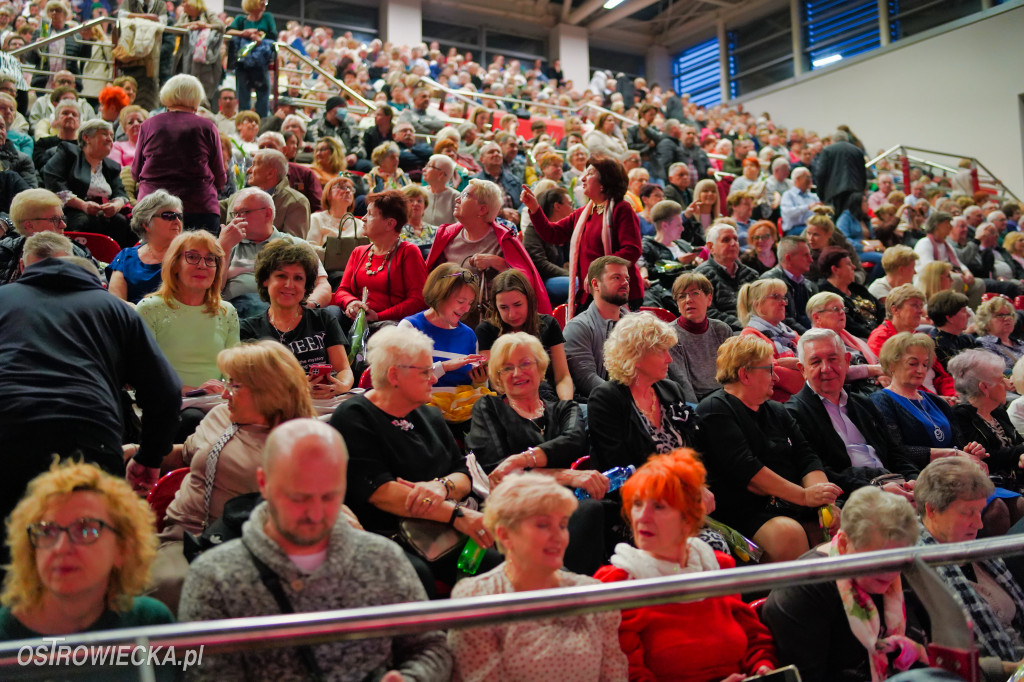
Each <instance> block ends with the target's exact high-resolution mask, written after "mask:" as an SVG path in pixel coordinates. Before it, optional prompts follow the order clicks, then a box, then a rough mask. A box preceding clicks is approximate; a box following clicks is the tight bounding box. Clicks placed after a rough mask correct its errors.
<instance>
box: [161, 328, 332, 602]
mask: <svg viewBox="0 0 1024 682" xmlns="http://www.w3.org/2000/svg"><path fill="white" fill-rule="evenodd" d="M217 367H218V369H219V370H220V372H221V373H222V374H223V375H224V377H225V382H224V390H223V397H224V398H225V400H226V402H225V403H221V404H219V405H216V406H215V407H214V408H213V409H212V410H210V412H209V413H208V414H207V415H206V416H205V418H204V419H203V420H202V421H201V422H200V424H199V426H198V428H196V431H195V433H194V434H192V435H191V436H190V437H189V438H188V439H187V440H186V441H185V443H184V445H175V446H174V449H173V450H172V451H171V454H170V455H168V457H167V458H165V460H164V465H163V466H164V469H176V468H179V467H189V473H188V475H186V476H185V478H184V480H182V482H181V487H180V488H178V492H177V494H175V496H174V499H173V500H172V501H171V503H170V504H169V505H168V506H167V513H166V516H165V518H164V520H163V528H162V530H160V535H159V537H160V549H159V551H158V552H157V558H156V562H155V564H154V566H153V586H154V588H155V590H154V596H155V597H156V598H157V599H159V600H160V601H162V602H163V603H165V604H167V606H169V607H170V608H171V610H172V611H174V612H177V610H178V598H179V597H180V596H181V586H182V583H183V582H184V580H185V575H186V574H187V573H188V561H187V560H186V559H185V555H184V553H183V549H184V542H183V538H184V536H185V533H192V534H193V535H199V534H201V533H202V532H203V530H205V529H206V528H207V527H209V525H210V524H212V523H213V522H214V521H216V520H217V519H219V518H220V517H221V515H222V514H223V512H224V503H225V502H227V501H228V500H230V499H232V498H234V497H238V496H239V495H245V494H247V493H254V492H256V491H258V490H259V486H258V485H257V483H256V470H257V469H258V468H259V466H260V462H261V459H262V455H263V446H264V445H265V444H266V442H267V436H269V435H270V431H271V430H272V429H273V428H274V427H275V426H277V425H278V424H282V423H284V422H286V421H289V420H291V419H301V418H304V417H312V416H314V414H313V404H312V401H311V398H310V392H309V381H308V380H307V378H306V373H305V372H304V371H303V370H302V367H301V366H300V365H299V362H298V360H296V359H295V356H294V355H293V354H292V352H291V351H290V350H289V349H287V348H285V347H284V346H282V345H281V344H280V343H277V342H276V341H257V342H254V343H243V344H240V345H237V346H234V347H232V348H228V349H226V350H223V351H221V352H220V353H219V354H218V355H217Z"/></svg>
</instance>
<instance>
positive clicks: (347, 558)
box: [179, 419, 452, 681]
mask: <svg viewBox="0 0 1024 682" xmlns="http://www.w3.org/2000/svg"><path fill="white" fill-rule="evenodd" d="M347 469H348V452H347V451H346V449H345V443H344V442H343V441H342V439H341V436H340V435H339V434H338V432H337V431H335V430H334V429H332V428H331V427H330V426H328V425H327V424H324V423H322V422H318V421H316V420H314V419H294V420H292V421H289V422H286V423H284V424H282V425H281V426H279V427H277V428H276V429H274V431H273V432H272V433H271V434H270V437H269V438H268V439H267V444H266V447H265V448H264V451H263V463H262V466H261V467H260V468H258V469H257V470H256V481H257V483H258V484H259V489H260V493H261V494H262V495H263V499H264V502H262V503H261V504H260V505H259V506H257V507H256V508H255V509H254V510H253V512H252V516H250V517H249V520H248V521H246V522H245V525H244V526H243V527H242V537H241V538H239V539H235V540H231V541H229V542H226V543H224V544H223V545H220V546H218V547H216V548H214V549H211V550H209V551H208V552H205V553H204V554H203V555H202V556H200V557H199V558H198V559H196V561H195V562H194V563H193V564H192V566H191V568H190V570H189V574H188V577H187V578H186V580H185V585H184V588H183V590H182V596H181V605H180V609H179V615H180V616H181V618H182V620H185V621H198V620H217V619H222V618H244V617H248V616H261V615H270V614H276V613H287V612H295V613H310V612H315V611H325V610H333V609H349V608H358V607H368V606H378V605H382V604H392V603H398V602H410V601H423V600H425V599H426V593H425V592H424V590H423V586H422V585H421V583H420V581H419V579H418V578H417V577H416V573H415V571H414V570H413V568H412V566H411V565H410V564H409V561H408V560H407V559H406V558H405V555H404V554H403V552H402V550H401V548H400V547H399V546H398V545H396V544H395V543H393V542H391V541H390V540H387V539H385V538H383V537H380V536H378V535H374V534H372V533H367V532H365V531H362V530H356V529H355V528H353V527H352V526H351V525H349V521H348V519H347V518H346V517H345V515H344V514H342V513H341V511H342V500H343V499H344V498H345V488H346V473H347ZM451 664H452V661H451V654H450V653H449V651H448V648H447V646H446V644H445V637H444V634H443V633H441V632H440V631H437V630H434V631H430V632H424V633H420V634H414V635H400V636H396V637H378V638H374V639H362V640H353V641H336V642H330V643H325V644H318V645H307V646H299V647H294V648H277V649H253V650H248V651H244V652H238V653H231V654H222V655H218V656H210V657H209V658H208V659H207V660H204V661H203V665H202V668H200V669H197V672H196V673H195V675H196V678H197V679H210V680H220V679H230V678H241V679H246V680H275V681H276V680H281V679H286V678H295V677H296V676H301V677H305V678H306V679H323V678H324V677H325V672H328V671H341V670H344V671H345V672H346V678H347V679H356V680H361V679H381V680H389V681H390V680H399V679H448V676H449V675H450V674H451Z"/></svg>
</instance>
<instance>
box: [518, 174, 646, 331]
mask: <svg viewBox="0 0 1024 682" xmlns="http://www.w3.org/2000/svg"><path fill="white" fill-rule="evenodd" d="M580 182H581V183H582V184H583V193H584V194H585V195H586V197H587V199H589V200H590V201H589V202H588V203H587V205H586V206H584V207H583V208H580V209H577V210H575V211H573V212H572V213H570V214H569V215H568V216H566V217H565V218H562V219H561V220H559V221H558V222H555V223H552V222H551V221H549V220H548V218H547V216H546V215H544V211H542V210H541V208H540V204H538V203H537V197H535V196H534V195H533V192H531V191H530V189H529V188H528V187H526V186H525V185H524V186H523V193H522V195H521V199H522V202H523V203H524V204H525V205H526V208H527V209H529V211H530V220H532V221H533V228H534V229H535V230H537V234H539V235H540V237H541V239H543V240H544V241H547V242H551V243H552V244H564V243H566V242H569V266H570V267H569V301H568V303H567V306H568V310H567V311H566V312H567V314H566V319H569V318H571V317H572V316H573V314H574V313H575V312H577V311H582V310H583V309H584V307H585V306H586V303H587V302H588V301H589V300H590V293H589V292H588V291H587V287H586V279H587V268H589V267H590V263H591V261H593V260H594V259H595V258H598V257H600V256H619V257H620V258H625V259H626V260H628V261H629V264H630V265H629V301H630V304H631V307H633V308H634V309H635V308H636V307H639V305H640V302H641V301H642V300H643V298H644V283H643V280H642V279H641V278H640V271H639V270H638V269H637V266H636V262H637V260H638V259H639V258H640V253H641V246H640V221H639V219H638V218H637V217H636V212H635V211H634V210H633V207H632V206H630V205H629V202H628V201H623V197H625V196H626V189H627V188H628V186H629V181H628V180H627V178H626V171H625V170H623V168H622V164H621V163H619V162H618V161H616V160H615V159H609V158H604V157H591V158H590V159H588V160H587V169H586V171H584V173H583V177H582V178H580Z"/></svg>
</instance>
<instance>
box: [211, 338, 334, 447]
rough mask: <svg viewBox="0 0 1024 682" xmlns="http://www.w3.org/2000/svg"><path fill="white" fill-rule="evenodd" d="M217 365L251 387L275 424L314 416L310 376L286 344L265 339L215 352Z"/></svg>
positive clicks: (258, 404)
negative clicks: (307, 375)
mask: <svg viewBox="0 0 1024 682" xmlns="http://www.w3.org/2000/svg"><path fill="white" fill-rule="evenodd" d="M217 369H219V370H220V371H221V373H222V374H223V375H224V376H225V377H230V379H231V381H237V382H238V383H240V384H242V385H243V386H246V387H247V388H249V389H251V393H252V399H253V403H255V405H256V409H257V411H259V413H260V414H261V415H262V416H263V418H264V419H266V420H267V426H269V427H270V428H274V427H275V426H277V425H278V424H280V423H282V422H286V421H288V420H289V419H298V418H300V417H314V416H316V415H314V414H313V400H312V398H311V397H310V393H309V379H308V378H307V377H306V373H305V372H304V371H303V369H302V365H300V364H299V361H298V360H296V359H295V356H294V355H293V354H292V352H291V351H290V350H288V348H286V347H285V346H283V345H282V344H280V343H278V342H277V341H270V340H269V339H264V340H263V341H256V342H251V343H250V342H247V343H240V344H238V345H237V346H232V347H231V348H225V349H224V350H222V351H221V352H220V353H218V354H217Z"/></svg>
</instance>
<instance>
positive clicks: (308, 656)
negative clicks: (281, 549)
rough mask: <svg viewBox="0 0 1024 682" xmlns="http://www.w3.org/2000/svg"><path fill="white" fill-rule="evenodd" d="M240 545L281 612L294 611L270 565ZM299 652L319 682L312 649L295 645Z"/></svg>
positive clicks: (311, 675) (309, 671) (309, 670)
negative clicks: (246, 552)
mask: <svg viewBox="0 0 1024 682" xmlns="http://www.w3.org/2000/svg"><path fill="white" fill-rule="evenodd" d="M242 546H243V547H245V549H246V551H248V552H249V556H250V557H252V563H253V564H254V565H255V566H256V571H257V572H258V573H259V574H260V581H261V582H262V583H263V586H264V587H266V588H267V591H268V592H270V595H271V596H272V597H273V598H274V601H276V602H277V606H278V608H279V609H281V613H283V614H288V613H295V609H294V608H292V603H291V602H290V601H288V595H286V594H285V593H284V588H283V587H281V578H280V577H278V575H277V574H276V573H274V571H273V570H271V568H270V566H267V565H266V564H265V563H263V561H262V560H261V559H260V558H259V557H257V556H256V555H255V554H253V551H252V550H251V549H249V547H248V546H247V545H246V544H245V543H244V542H243V543H242ZM295 648H296V650H298V652H299V658H301V659H302V665H303V667H305V668H306V672H308V673H309V675H310V679H312V680H314V681H315V682H321V681H322V680H323V679H324V675H323V673H322V672H321V671H320V666H319V665H317V662H316V656H314V655H313V650H312V649H311V648H310V647H309V646H308V645H302V646H297V647H295Z"/></svg>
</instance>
